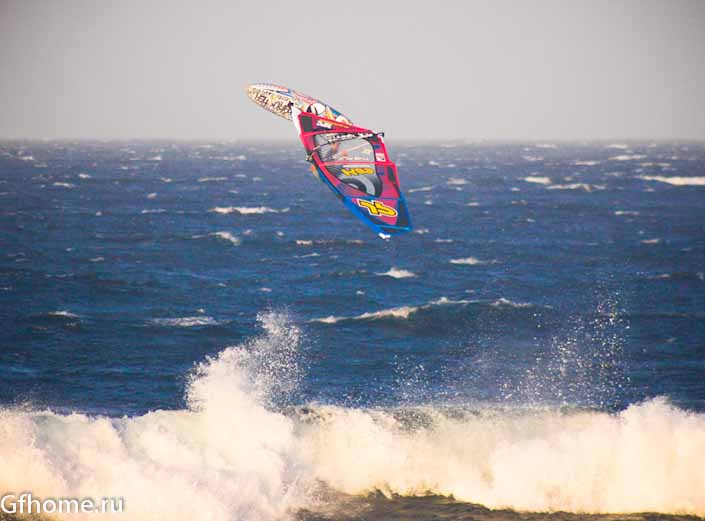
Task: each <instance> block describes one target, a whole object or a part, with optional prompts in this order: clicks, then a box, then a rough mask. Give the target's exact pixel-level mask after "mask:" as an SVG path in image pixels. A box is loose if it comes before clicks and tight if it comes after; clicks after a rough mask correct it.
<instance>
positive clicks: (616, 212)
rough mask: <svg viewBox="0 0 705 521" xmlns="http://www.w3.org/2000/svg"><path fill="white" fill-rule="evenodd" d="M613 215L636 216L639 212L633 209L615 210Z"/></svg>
mask: <svg viewBox="0 0 705 521" xmlns="http://www.w3.org/2000/svg"><path fill="white" fill-rule="evenodd" d="M614 214H615V215H631V216H637V215H639V212H635V211H633V210H616V211H615V212H614Z"/></svg>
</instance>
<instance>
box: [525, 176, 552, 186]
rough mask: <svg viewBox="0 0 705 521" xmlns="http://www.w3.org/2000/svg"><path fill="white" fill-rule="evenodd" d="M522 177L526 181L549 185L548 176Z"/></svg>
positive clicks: (549, 179)
mask: <svg viewBox="0 0 705 521" xmlns="http://www.w3.org/2000/svg"><path fill="white" fill-rule="evenodd" d="M523 179H524V181H526V182H527V183H536V184H540V185H550V184H551V178H550V177H542V176H528V177H524V178H523Z"/></svg>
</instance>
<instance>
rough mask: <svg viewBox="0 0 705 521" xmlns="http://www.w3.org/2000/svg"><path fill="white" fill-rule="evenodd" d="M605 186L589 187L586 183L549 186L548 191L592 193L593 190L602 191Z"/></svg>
mask: <svg viewBox="0 0 705 521" xmlns="http://www.w3.org/2000/svg"><path fill="white" fill-rule="evenodd" d="M605 188H606V187H605V185H589V184H587V183H569V184H564V185H550V186H548V187H547V189H548V190H584V191H586V192H592V191H593V190H604V189H605Z"/></svg>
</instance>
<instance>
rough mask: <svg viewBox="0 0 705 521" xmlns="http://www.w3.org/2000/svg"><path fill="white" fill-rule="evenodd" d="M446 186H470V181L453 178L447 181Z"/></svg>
mask: <svg viewBox="0 0 705 521" xmlns="http://www.w3.org/2000/svg"><path fill="white" fill-rule="evenodd" d="M446 184H448V185H450V186H462V185H466V184H468V181H467V179H463V178H462V177H451V178H450V179H448V180H447V181H446Z"/></svg>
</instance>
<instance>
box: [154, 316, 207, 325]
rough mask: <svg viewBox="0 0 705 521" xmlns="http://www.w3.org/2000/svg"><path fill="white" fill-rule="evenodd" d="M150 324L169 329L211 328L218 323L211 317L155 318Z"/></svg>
mask: <svg viewBox="0 0 705 521" xmlns="http://www.w3.org/2000/svg"><path fill="white" fill-rule="evenodd" d="M151 322H152V323H153V324H156V325H158V326H169V327H197V326H212V325H216V324H218V321H217V320H215V319H214V318H213V317H207V316H195V317H177V318H155V319H152V320H151Z"/></svg>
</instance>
